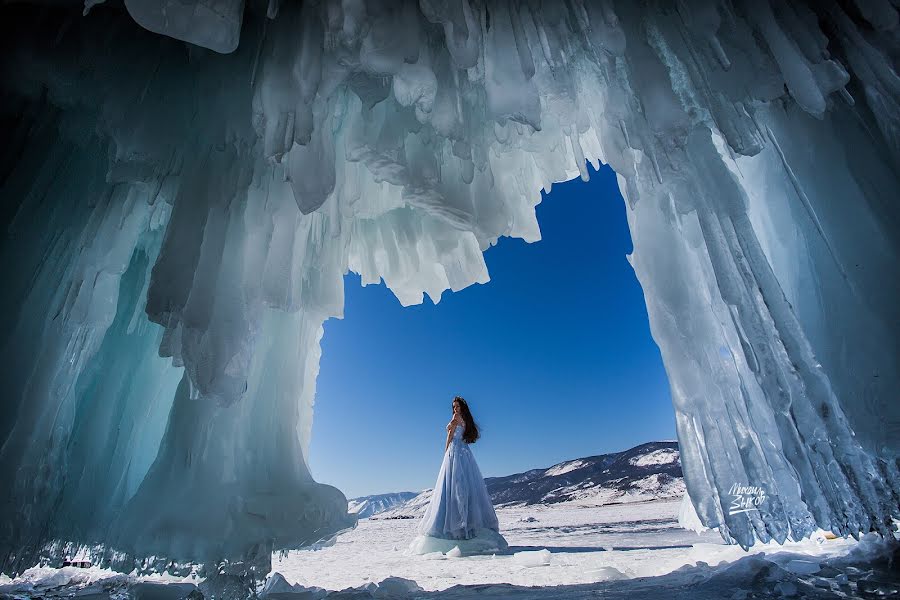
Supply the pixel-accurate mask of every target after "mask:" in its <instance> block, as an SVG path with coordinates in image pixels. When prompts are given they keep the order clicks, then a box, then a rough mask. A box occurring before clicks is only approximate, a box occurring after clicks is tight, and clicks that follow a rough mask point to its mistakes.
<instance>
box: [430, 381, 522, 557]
mask: <svg viewBox="0 0 900 600" xmlns="http://www.w3.org/2000/svg"><path fill="white" fill-rule="evenodd" d="M478 437H479V433H478V427H477V426H476V425H475V419H473V418H472V413H471V411H470V410H469V405H468V404H467V403H466V401H465V400H464V399H463V398H461V397H459V396H457V397H455V398H454V399H453V418H452V419H450V422H449V423H448V424H447V442H446V444H445V446H444V460H443V462H442V463H441V470H440V471H439V472H438V477H437V482H436V483H435V485H434V492H433V493H432V496H431V504H429V506H428V510H427V511H426V512H425V517H424V518H423V519H422V522H421V523H420V525H419V533H420V534H421V535H420V537H419V538H417V539H416V541H415V542H414V543H413V550H414V551H418V552H433V551H436V550H438V551H445V552H446V551H448V550H451V549H453V548H454V547H458V548H459V549H460V552H461V553H463V554H474V553H479V552H496V551H501V550H505V549H506V548H507V544H506V540H504V539H503V536H501V535H500V533H499V530H500V526H499V524H498V522H497V513H496V512H494V505H493V504H492V503H491V497H490V495H489V494H488V491H487V486H486V485H485V484H484V477H482V475H481V470H480V469H479V468H478V464H477V463H476V462H475V456H474V455H473V454H472V450H471V449H470V448H469V446H470V445H471V444H474V443H475V441H476V440H477V439H478Z"/></svg>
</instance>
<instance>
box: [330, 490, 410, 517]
mask: <svg viewBox="0 0 900 600" xmlns="http://www.w3.org/2000/svg"><path fill="white" fill-rule="evenodd" d="M416 496H418V494H417V493H416V492H394V493H393V494H376V495H374V496H362V497H360V498H353V499H351V500H348V501H347V512H349V513H355V514H356V515H357V516H358V517H359V518H360V519H365V518H366V517H371V516H372V515H377V514H378V513H383V512H385V511H387V510H390V509H392V508H395V507H397V506H400V505H402V504H405V503H406V502H408V501H409V500H412V499H413V498H415V497H416Z"/></svg>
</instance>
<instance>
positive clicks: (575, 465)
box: [544, 460, 587, 477]
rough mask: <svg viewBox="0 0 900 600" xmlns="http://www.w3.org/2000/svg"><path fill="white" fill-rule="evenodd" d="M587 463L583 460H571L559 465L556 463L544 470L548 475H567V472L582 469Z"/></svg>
mask: <svg viewBox="0 0 900 600" xmlns="http://www.w3.org/2000/svg"><path fill="white" fill-rule="evenodd" d="M586 464H587V463H586V462H585V461H583V460H570V461H569V462H564V463H560V464H558V465H554V466H552V467H550V468H549V469H547V470H546V471H544V475H546V476H547V477H555V476H557V475H565V474H566V473H570V472H572V471H574V470H575V469H580V468H581V467H583V466H585V465H586Z"/></svg>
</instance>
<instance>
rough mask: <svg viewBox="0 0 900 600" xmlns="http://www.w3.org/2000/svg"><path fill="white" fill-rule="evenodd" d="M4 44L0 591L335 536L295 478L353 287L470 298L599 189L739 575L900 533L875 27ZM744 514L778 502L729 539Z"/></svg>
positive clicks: (296, 16) (894, 190) (32, 34)
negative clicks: (560, 185)
mask: <svg viewBox="0 0 900 600" xmlns="http://www.w3.org/2000/svg"><path fill="white" fill-rule="evenodd" d="M101 2H102V0H101ZM0 11H2V19H0V22H2V25H0V29H2V35H3V38H2V39H3V41H2V43H3V45H4V49H3V53H2V56H3V58H2V69H3V88H2V96H0V98H2V102H0V104H2V119H3V121H2V122H3V130H4V132H5V133H4V144H3V147H2V149H0V156H2V159H0V177H2V179H0V181H2V191H0V196H2V209H0V214H2V220H3V224H4V226H5V229H4V231H5V236H4V238H3V242H2V250H0V253H2V254H0V265H2V266H0V268H2V277H3V281H4V292H3V295H2V303H3V304H2V308H3V310H2V315H3V316H2V321H0V323H2V335H3V337H2V340H3V346H2V357H0V358H2V365H3V372H4V373H3V374H4V383H5V385H4V388H5V389H4V393H3V396H2V400H0V402H2V404H0V407H2V410H3V420H2V421H0V444H2V448H0V482H2V483H0V488H2V491H0V513H2V514H3V515H4V518H3V522H2V526H0V527H2V529H0V567H2V568H3V569H4V570H6V571H7V572H9V571H10V570H16V569H19V568H22V567H27V566H30V564H33V562H34V561H35V560H36V559H37V557H38V556H40V555H42V554H44V555H47V554H52V553H54V552H56V553H59V552H60V551H61V550H60V548H61V546H60V544H62V543H65V542H68V543H73V544H82V545H90V546H94V547H95V549H96V551H97V552H102V553H104V557H105V558H104V560H106V561H108V562H111V563H113V564H118V565H120V566H122V565H125V566H128V565H131V564H132V563H130V562H129V561H136V560H137V561H140V560H141V559H145V560H144V561H143V562H140V564H141V565H143V566H144V567H146V566H147V565H148V564H150V565H151V566H152V564H155V563H153V561H152V560H149V559H148V557H154V558H155V560H157V561H163V563H164V562H165V560H169V559H171V560H177V561H196V562H207V563H208V562H212V561H217V560H220V559H232V560H239V559H244V560H253V559H254V557H265V556H268V555H269V553H270V552H271V551H272V550H273V549H280V548H292V547H297V546H301V545H304V544H309V543H311V542H315V541H316V540H319V539H321V538H323V537H328V536H329V535H331V534H332V533H333V532H335V531H337V530H340V529H342V528H345V527H348V526H351V525H352V519H351V518H350V517H348V515H347V514H346V504H345V501H344V497H343V496H342V494H341V493H340V492H339V491H338V490H336V489H334V488H331V487H329V486H325V485H320V484H317V483H316V482H314V481H313V480H312V478H311V477H310V474H309V471H308V469H307V465H306V459H305V454H306V451H307V448H308V444H309V434H310V429H311V425H312V406H313V398H314V389H315V378H316V373H317V370H318V363H319V356H320V347H319V340H320V338H321V336H322V323H323V322H324V320H325V319H327V318H330V317H336V316H340V315H341V313H342V307H343V287H342V286H343V279H342V277H343V275H344V274H345V273H346V272H347V271H348V270H352V271H355V272H358V273H360V274H361V275H362V279H363V281H364V282H367V283H368V282H378V281H380V280H383V281H384V282H385V283H386V284H387V286H388V287H390V289H391V290H393V292H394V293H395V294H396V296H397V298H398V299H399V300H400V302H402V303H403V304H415V303H418V302H421V301H422V299H423V294H428V295H429V296H430V297H432V298H433V299H435V300H437V299H438V298H439V297H440V295H441V293H442V292H443V291H444V290H448V289H449V290H454V291H455V290H459V289H462V288H464V287H466V286H468V285H470V284H472V283H474V282H485V281H487V280H488V274H487V271H486V268H485V263H484V261H483V258H482V251H483V250H485V249H486V248H488V247H489V246H490V245H491V244H494V243H496V241H497V240H498V238H500V237H501V236H515V237H520V238H524V239H525V240H528V241H534V240H537V239H539V237H540V234H539V229H538V224H537V222H536V220H535V211H534V207H535V204H536V203H537V202H538V201H539V200H540V194H539V191H540V189H541V188H545V189H549V188H550V186H551V184H552V183H553V182H558V181H562V180H567V179H569V178H571V177H572V176H573V175H576V174H577V173H578V172H579V171H581V174H582V177H586V176H587V173H586V170H585V167H584V164H585V160H586V159H587V160H589V161H593V162H595V163H596V162H597V161H602V162H605V163H608V164H610V165H611V166H612V167H613V168H614V169H615V171H616V172H617V173H618V175H619V179H620V184H621V188H622V192H623V195H624V196H625V198H626V202H627V205H628V206H627V208H628V211H627V213H628V220H629V226H630V228H631V232H632V237H633V240H634V246H635V251H634V254H633V256H632V257H631V262H632V264H633V266H634V269H635V271H636V273H637V276H638V278H639V280H640V282H641V284H642V286H643V289H644V293H645V296H646V302H647V307H648V312H649V315H650V322H651V328H652V332H653V336H654V338H655V340H656V342H657V343H658V344H659V346H660V349H661V351H662V356H663V360H664V363H665V366H666V370H667V372H668V375H669V379H670V382H671V388H672V397H673V401H674V408H675V411H676V415H677V427H678V437H679V440H680V442H681V448H682V460H683V466H684V473H685V479H686V482H687V486H688V489H689V491H690V496H691V498H692V500H693V502H694V504H695V506H696V508H697V511H698V514H699V516H700V517H701V519H702V520H703V521H704V522H705V523H706V524H707V525H709V526H711V527H717V528H719V529H720V531H721V532H722V534H723V535H724V536H725V537H726V539H729V540H735V541H737V542H739V543H741V544H743V545H750V544H752V543H753V542H754V541H755V540H769V539H772V538H774V539H776V540H779V541H781V540H784V539H786V538H788V537H801V536H804V535H806V534H808V533H809V532H810V531H811V530H813V529H814V528H815V527H817V526H819V527H823V528H825V529H831V530H832V531H835V532H837V533H840V534H843V535H848V534H850V535H853V534H857V533H858V532H867V531H869V530H872V529H874V530H878V531H882V532H884V531H887V530H888V529H890V527H891V525H890V519H891V517H898V516H900V508H898V504H900V500H898V493H900V475H898V451H900V402H898V400H900V398H898V395H897V394H898V393H897V390H898V389H900V376H898V362H900V359H898V357H900V352H898V338H900V336H898V333H900V289H898V288H900V277H898V275H900V268H898V264H900V263H898V255H900V209H898V199H900V193H898V192H900V186H898V164H900V106H898V101H900V79H898V76H897V71H896V65H897V59H898V48H900V44H898V41H900V40H898V15H897V9H896V8H895V7H894V5H893V4H892V3H891V2H890V1H889V0H840V1H839V0H822V1H814V0H809V1H808V2H796V1H792V2H788V1H787V0H721V1H716V0H706V1H699V0H698V1H690V0H672V1H667V0H658V1H649V0H648V1H644V2H637V1H633V0H616V1H613V0H598V1H596V2H594V1H588V0H568V1H565V2H563V1H549V0H548V1H541V0H508V1H504V0H496V1H495V0H459V1H454V0H443V1H442V0H420V1H419V2H411V1H407V2H400V1H396V2H395V1H387V0H385V1H381V2H379V1H377V0H343V1H338V0H330V1H322V2H302V3H301V2H290V1H287V0H284V1H282V2H279V1H278V0H270V1H269V2H268V4H266V3H265V2H259V1H256V0H247V2H244V1H243V0H125V2H124V4H122V3H120V2H118V1H114V0H109V1H108V2H106V3H103V4H96V3H95V1H94V0H87V2H86V3H85V5H81V4H78V3H74V4H73V3H69V2H65V1H63V0H60V1H57V2H52V3H51V2H34V3H28V2H24V3H17V4H10V3H5V4H3V6H2V8H0ZM82 13H84V15H82ZM533 283H534V285H540V284H541V282H540V281H535V282H533ZM560 293H561V294H562V293H566V292H564V291H561V292H560ZM547 318H552V315H548V316H547ZM523 327H527V324H524V323H523ZM601 342H602V341H598V343H601ZM396 373H397V376H398V377H402V376H403V365H401V364H398V365H397V366H396ZM348 376H352V374H348ZM736 483H737V484H743V485H755V486H761V487H762V488H764V489H765V491H766V493H767V496H768V500H767V502H765V503H764V504H763V505H761V506H760V507H759V510H758V511H750V512H742V513H737V514H731V513H730V510H729V505H730V503H731V500H732V498H731V497H730V496H729V490H730V488H731V486H732V485H733V484H736ZM148 560H149V562H148ZM129 568H130V567H129Z"/></svg>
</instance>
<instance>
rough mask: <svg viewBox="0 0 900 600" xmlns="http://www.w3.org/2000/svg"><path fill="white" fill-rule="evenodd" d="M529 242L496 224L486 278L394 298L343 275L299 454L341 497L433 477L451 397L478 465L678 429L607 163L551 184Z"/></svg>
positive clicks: (488, 468)
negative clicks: (471, 430)
mask: <svg viewBox="0 0 900 600" xmlns="http://www.w3.org/2000/svg"><path fill="white" fill-rule="evenodd" d="M537 213H538V222H539V223H540V226H541V235H542V238H543V239H542V240H541V241H540V242H537V243H534V244H526V243H525V242H523V241H521V240H517V239H509V238H501V240H500V243H499V244H498V245H497V246H495V247H493V248H491V249H489V250H488V251H487V252H486V253H485V261H486V262H487V266H488V272H489V274H490V277H491V281H490V282H489V283H488V284H486V285H474V286H470V287H468V288H466V289H464V290H462V291H460V292H456V293H452V292H445V293H444V295H443V296H442V297H441V300H440V303H439V304H437V305H434V304H432V303H431V302H430V301H429V300H428V299H427V297H426V300H425V303H424V304H422V305H419V306H412V307H407V308H403V307H401V306H400V303H399V302H398V301H397V299H396V298H394V296H393V295H392V294H391V292H390V291H389V290H388V289H387V288H386V287H385V286H384V285H377V286H375V285H370V286H366V287H362V286H361V285H360V280H359V277H358V276H357V275H355V274H352V273H351V274H349V275H347V278H346V281H345V284H346V285H345V288H346V307H345V311H344V319H342V320H337V319H331V320H329V321H328V322H326V323H325V337H324V339H323V340H322V350H323V354H322V362H321V370H320V372H319V379H318V390H317V393H316V406H315V417H314V420H313V437H312V443H311V448H310V457H309V462H310V468H311V470H312V473H313V476H314V477H315V479H316V480H317V481H321V482H323V483H329V484H331V485H334V486H337V487H338V488H340V489H341V490H342V491H343V492H344V493H345V494H346V495H347V497H348V498H350V497H355V496H360V495H366V494H376V493H384V492H393V491H418V490H421V489H424V488H428V487H431V486H433V485H434V480H435V478H436V477H437V472H438V468H439V467H440V463H441V458H442V454H443V449H444V438H445V434H446V432H445V430H444V427H445V426H446V424H447V421H448V420H449V418H450V403H451V400H452V398H453V396H454V395H457V394H459V395H461V396H463V397H465V398H466V399H467V400H468V401H469V405H470V407H471V409H472V413H473V415H474V416H475V420H476V422H477V423H478V425H479V426H480V428H481V430H482V434H483V437H482V439H481V440H479V441H478V442H477V443H476V444H475V445H474V446H473V451H474V452H475V456H476V458H477V460H478V463H479V465H480V466H481V470H482V473H483V474H484V475H485V477H490V476H495V475H508V474H511V473H515V472H519V471H524V470H527V469H531V468H537V467H547V466H550V465H552V464H554V463H557V462H561V461H564V460H568V459H572V458H579V457H582V456H590V455H594V454H602V453H605V452H614V451H618V450H624V449H626V448H630V447H632V446H635V445H637V444H640V443H642V442H646V441H651V440H660V439H674V438H675V422H674V416H673V411H672V406H671V398H670V395H669V386H668V381H667V379H666V375H665V371H664V370H663V366H662V361H661V359H660V356H659V349H658V348H657V347H656V344H655V343H654V342H653V339H652V338H651V337H650V329H649V324H648V322H647V312H646V307H645V304H644V299H643V293H642V291H641V288H640V285H639V284H638V282H637V279H636V278H635V276H634V271H633V270H632V269H631V266H630V265H629V264H628V261H627V259H626V254H628V253H630V252H631V248H632V246H631V238H630V235H629V233H628V225H627V223H626V220H625V206H624V202H623V201H622V197H621V195H620V194H619V191H618V185H617V183H616V178H615V175H614V173H613V171H612V170H611V169H610V168H609V167H603V168H601V170H600V171H599V172H594V171H592V173H591V180H590V181H589V182H587V183H585V182H582V181H581V180H580V179H577V180H574V181H569V182H566V183H562V184H556V185H554V186H553V191H552V192H551V193H550V194H548V195H545V196H544V198H543V201H542V202H541V204H539V205H538V207H537Z"/></svg>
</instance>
